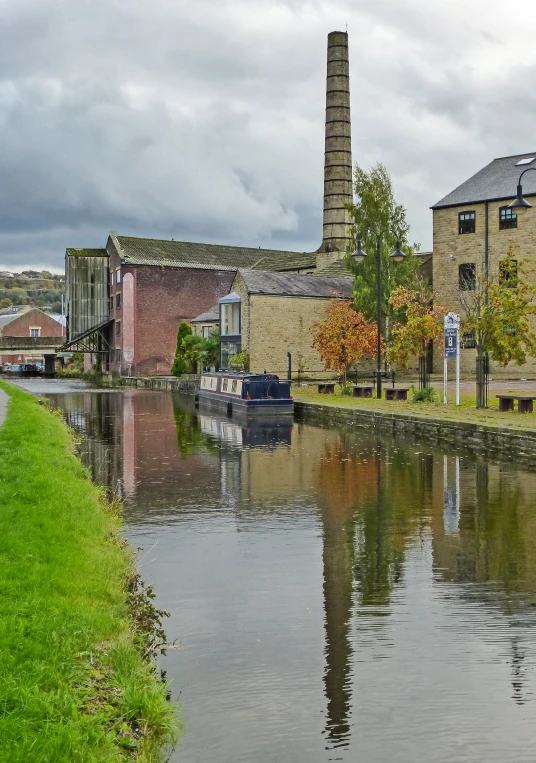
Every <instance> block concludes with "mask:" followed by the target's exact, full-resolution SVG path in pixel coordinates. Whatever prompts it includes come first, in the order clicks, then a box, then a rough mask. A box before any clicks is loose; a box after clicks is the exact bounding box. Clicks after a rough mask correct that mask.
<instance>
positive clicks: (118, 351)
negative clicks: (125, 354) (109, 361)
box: [115, 350, 121, 363]
mask: <svg viewBox="0 0 536 763" xmlns="http://www.w3.org/2000/svg"><path fill="white" fill-rule="evenodd" d="M115 359H116V361H117V362H118V363H121V350H116V351H115Z"/></svg>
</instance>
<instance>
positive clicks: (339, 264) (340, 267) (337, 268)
mask: <svg viewBox="0 0 536 763" xmlns="http://www.w3.org/2000/svg"><path fill="white" fill-rule="evenodd" d="M313 275H314V276H315V278H318V277H319V276H330V277H332V278H333V277H339V276H350V271H349V270H348V267H347V265H346V260H345V259H344V258H343V259H342V260H335V262H330V264H329V265H326V267H325V268H319V269H318V270H315V272H314V273H313Z"/></svg>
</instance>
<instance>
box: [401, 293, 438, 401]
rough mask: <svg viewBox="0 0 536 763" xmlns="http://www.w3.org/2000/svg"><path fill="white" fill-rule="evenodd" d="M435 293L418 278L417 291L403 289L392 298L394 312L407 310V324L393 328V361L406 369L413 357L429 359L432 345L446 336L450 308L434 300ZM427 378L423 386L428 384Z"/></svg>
mask: <svg viewBox="0 0 536 763" xmlns="http://www.w3.org/2000/svg"><path fill="white" fill-rule="evenodd" d="M434 296H435V295H434V292H433V291H432V289H431V288H430V286H429V285H428V284H427V283H426V281H424V280H423V279H417V283H416V286H415V288H408V287H407V286H399V287H398V289H396V290H395V291H394V292H393V293H392V294H391V296H390V298H389V301H390V303H391V305H392V307H393V309H394V310H400V309H403V310H404V312H405V317H406V322H405V323H399V324H397V325H396V326H395V327H394V329H393V334H392V343H391V347H390V348H389V358H390V360H394V361H395V362H398V363H400V365H401V366H402V367H403V368H406V367H407V365H408V361H409V359H410V357H415V356H419V357H421V358H424V357H425V356H426V348H427V347H428V345H429V343H430V342H437V341H438V340H439V339H441V337H442V335H443V316H444V315H446V313H447V310H446V308H444V307H442V306H441V305H439V304H437V302H435V301H434ZM427 378H428V377H427V375H426V374H424V375H423V379H422V385H423V386H426V385H427Z"/></svg>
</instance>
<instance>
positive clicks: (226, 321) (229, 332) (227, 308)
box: [221, 302, 240, 336]
mask: <svg viewBox="0 0 536 763" xmlns="http://www.w3.org/2000/svg"><path fill="white" fill-rule="evenodd" d="M221 317H222V331H221V333H222V336H238V335H239V334H240V302H231V303H230V304H223V305H222V306H221Z"/></svg>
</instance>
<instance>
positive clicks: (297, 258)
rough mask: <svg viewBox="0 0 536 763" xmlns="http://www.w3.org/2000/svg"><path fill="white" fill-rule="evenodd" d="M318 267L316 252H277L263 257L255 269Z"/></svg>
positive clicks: (279, 269) (280, 269)
mask: <svg viewBox="0 0 536 763" xmlns="http://www.w3.org/2000/svg"><path fill="white" fill-rule="evenodd" d="M315 267H316V252H275V253H273V254H268V255H266V256H265V257H263V258H262V259H261V260H259V262H257V264H256V265H255V268H254V270H278V271H282V270H305V269H308V268H315Z"/></svg>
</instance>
